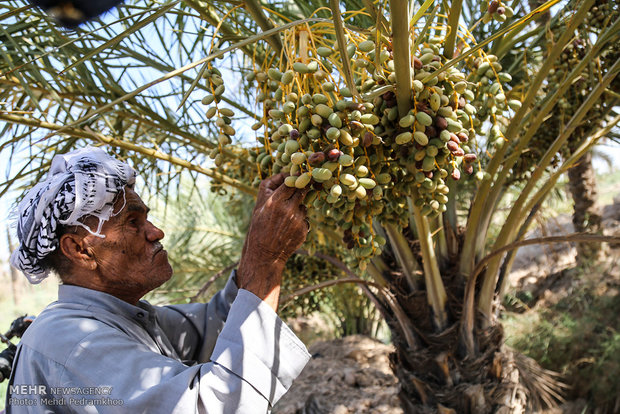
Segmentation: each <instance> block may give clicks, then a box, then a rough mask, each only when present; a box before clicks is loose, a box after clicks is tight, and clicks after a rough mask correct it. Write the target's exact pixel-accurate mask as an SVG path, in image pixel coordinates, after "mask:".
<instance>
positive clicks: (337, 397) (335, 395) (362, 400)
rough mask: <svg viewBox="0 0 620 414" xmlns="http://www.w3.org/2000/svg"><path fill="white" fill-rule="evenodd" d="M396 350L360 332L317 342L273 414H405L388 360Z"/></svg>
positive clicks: (311, 347)
mask: <svg viewBox="0 0 620 414" xmlns="http://www.w3.org/2000/svg"><path fill="white" fill-rule="evenodd" d="M392 351H393V348H392V346H391V345H385V344H383V343H381V342H379V341H377V340H375V339H371V338H368V337H365V336H360V335H354V336H347V337H345V338H342V339H336V340H333V341H322V342H316V343H314V344H313V345H311V346H310V348H309V352H310V353H311V354H312V360H311V361H310V362H309V363H308V365H307V366H306V368H305V369H304V371H303V372H302V373H301V375H300V376H299V377H298V378H297V380H296V381H295V383H294V384H293V386H292V387H291V389H290V390H289V392H288V393H287V394H286V395H284V397H283V398H282V400H281V401H280V402H278V404H276V406H275V407H274V409H273V412H274V414H327V413H329V414H362V413H364V414H366V413H368V414H375V413H376V414H379V413H391V414H401V413H403V411H402V409H401V408H400V406H399V402H398V396H397V394H398V380H397V379H396V377H395V376H394V374H393V373H392V370H391V369H390V364H389V361H388V355H389V354H390V352H392Z"/></svg>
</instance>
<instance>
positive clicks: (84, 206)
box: [11, 147, 136, 284]
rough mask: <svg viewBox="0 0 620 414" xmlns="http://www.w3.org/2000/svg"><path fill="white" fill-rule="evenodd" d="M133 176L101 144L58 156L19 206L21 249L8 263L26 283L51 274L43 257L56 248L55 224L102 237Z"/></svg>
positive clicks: (133, 178)
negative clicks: (88, 220) (93, 225)
mask: <svg viewBox="0 0 620 414" xmlns="http://www.w3.org/2000/svg"><path fill="white" fill-rule="evenodd" d="M135 178H136V172H135V171H134V170H133V169H132V168H131V167H130V166H129V165H127V164H125V163H124V162H121V161H119V160H117V159H115V158H113V157H111V156H110V155H108V154H107V153H106V152H105V151H103V150H102V149H100V148H95V147H86V148H82V149H79V150H76V151H73V152H70V153H67V154H61V155H56V156H55V157H54V158H53V159H52V166H51V168H50V171H49V173H48V176H47V178H46V179H45V181H43V182H40V183H38V184H37V185H35V186H34V187H33V188H32V189H30V191H28V193H27V194H26V196H25V197H24V199H23V200H22V201H21V202H20V203H19V205H18V207H17V214H18V216H17V238H18V239H19V247H18V248H17V249H16V250H15V251H14V252H13V254H12V255H11V265H13V266H14V267H16V268H17V269H19V270H21V271H22V272H23V273H24V274H25V275H26V277H27V278H28V280H29V281H30V283H33V284H36V283H39V282H41V281H42V280H43V279H45V278H46V277H47V276H48V274H49V272H48V271H47V270H46V269H43V268H42V267H41V260H42V259H43V258H45V257H46V256H47V255H48V254H50V253H51V252H53V251H54V250H55V249H56V247H58V237H57V231H58V227H59V225H61V224H62V225H65V226H81V227H84V228H85V229H86V230H88V231H89V232H90V233H91V234H94V235H96V236H99V237H104V236H103V235H102V234H101V227H102V226H103V223H104V222H105V221H107V220H108V219H109V218H110V217H111V216H112V215H113V214H114V211H113V204H114V200H115V199H116V196H117V195H118V194H119V193H123V194H124V190H125V186H127V185H133V184H134V182H135ZM117 213H118V212H117ZM86 216H95V217H97V218H98V219H99V224H98V226H97V229H95V230H93V229H90V228H89V227H88V226H86V225H84V224H83V223H82V222H80V219H82V218H84V217H86Z"/></svg>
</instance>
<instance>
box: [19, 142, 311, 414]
mask: <svg viewBox="0 0 620 414" xmlns="http://www.w3.org/2000/svg"><path fill="white" fill-rule="evenodd" d="M283 179H284V177H283V176H275V177H273V178H272V179H270V180H266V181H264V182H263V183H262V184H261V187H260V190H259V194H258V199H257V201H256V207H255V208H254V212H253V215H252V220H251V224H250V229H249V232H248V235H247V238H246V241H245V245H244V247H243V252H242V254H241V261H240V263H239V267H238V269H237V271H236V272H234V271H233V273H232V275H231V276H230V279H229V280H228V283H227V285H226V287H225V288H224V289H223V290H222V291H221V292H219V293H218V294H217V295H216V296H215V297H214V298H213V299H212V300H211V302H209V303H208V304H199V303H195V304H186V305H176V306H165V307H157V306H151V305H149V304H148V303H147V302H144V301H141V300H140V298H142V297H143V296H144V295H145V294H146V293H148V292H149V291H151V290H153V289H155V288H157V287H158V286H160V285H161V284H162V283H164V282H166V281H167V280H168V279H170V277H171V276H172V269H171V267H170V264H169V263H168V257H167V253H166V251H165V250H164V249H163V247H162V245H161V243H160V241H161V239H162V238H163V237H164V233H163V232H162V231H161V230H160V229H159V228H157V227H156V226H154V225H153V224H152V223H151V222H150V221H149V219H148V212H149V209H148V207H147V206H146V205H145V204H144V203H143V202H142V200H141V199H140V197H139V196H138V195H137V194H136V192H135V191H134V190H133V184H134V181H135V172H134V170H133V169H131V168H130V167H129V166H128V165H127V164H125V163H122V162H120V161H118V160H116V159H114V158H112V157H110V156H109V155H107V154H106V153H105V152H104V151H103V150H101V149H98V148H92V147H89V148H85V149H81V150H77V151H74V152H72V153H69V154H65V155H57V156H56V157H55V158H54V160H53V161H52V167H51V170H50V172H49V176H48V177H47V179H46V180H45V181H43V182H41V183H38V184H37V185H36V186H35V187H34V188H32V189H31V190H30V191H29V192H28V194H27V195H26V197H25V198H24V200H23V201H22V202H21V203H20V204H19V207H18V210H19V218H18V228H17V230H18V238H19V241H20V246H19V248H18V249H17V250H16V251H15V252H14V253H13V255H12V257H11V263H12V264H13V265H14V266H15V267H17V268H19V269H20V270H21V271H22V272H24V273H25V275H26V276H27V277H28V279H29V280H30V281H31V282H33V283H37V282H39V281H41V280H42V279H43V278H45V277H46V276H47V275H48V274H49V272H50V271H53V272H54V273H56V274H57V275H58V277H59V278H60V280H61V284H60V286H59V291H58V301H56V302H54V303H52V304H50V305H49V306H48V307H47V308H46V309H45V310H44V311H43V312H42V313H41V314H40V315H39V317H38V318H37V319H36V320H35V322H34V323H33V324H32V325H31V326H30V328H28V330H27V331H26V333H25V334H24V336H23V338H22V340H21V342H20V344H19V347H18V350H17V353H16V359H15V362H14V365H13V373H12V375H11V378H10V381H9V390H8V393H7V414H12V413H43V412H45V413H74V412H75V413H184V414H185V413H265V412H268V411H269V410H270V408H271V407H272V405H273V404H274V403H275V402H276V401H277V400H278V399H279V398H280V397H281V396H282V395H283V394H284V393H285V392H286V391H287V389H288V388H289V387H290V385H291V383H292V381H293V380H294V378H296V376H297V375H299V373H300V371H301V369H302V368H303V367H304V365H305V364H306V363H307V361H308V359H309V355H308V353H307V351H306V348H305V347H304V345H303V344H302V343H301V342H300V341H299V339H297V337H296V336H295V335H294V334H293V333H292V332H291V331H290V330H289V329H288V327H287V326H286V325H285V324H284V323H283V322H282V320H281V319H279V318H278V316H277V315H276V313H275V311H276V310H277V306H278V296H279V291H280V281H281V276H282V271H283V269H284V264H285V262H286V260H287V259H288V257H289V256H290V255H291V254H292V253H293V252H294V251H295V250H296V249H297V248H298V247H299V246H300V245H301V244H302V243H303V241H304V240H305V237H306V233H307V230H308V228H307V224H306V220H305V209H304V207H303V205H302V204H301V202H302V200H303V197H304V193H303V191H300V190H296V189H294V188H293V189H291V188H288V187H286V186H285V185H283V184H282V183H283Z"/></svg>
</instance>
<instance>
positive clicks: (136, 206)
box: [113, 186, 150, 217]
mask: <svg viewBox="0 0 620 414" xmlns="http://www.w3.org/2000/svg"><path fill="white" fill-rule="evenodd" d="M149 210H150V209H149V208H148V207H147V205H146V204H144V201H142V198H141V197H140V196H139V195H138V193H136V192H135V191H134V189H133V188H132V187H130V186H126V187H125V191H120V192H119V193H118V194H117V196H116V199H115V200H114V210H113V211H114V213H113V214H114V216H119V217H120V216H125V215H127V214H129V213H133V212H139V213H148V212H149Z"/></svg>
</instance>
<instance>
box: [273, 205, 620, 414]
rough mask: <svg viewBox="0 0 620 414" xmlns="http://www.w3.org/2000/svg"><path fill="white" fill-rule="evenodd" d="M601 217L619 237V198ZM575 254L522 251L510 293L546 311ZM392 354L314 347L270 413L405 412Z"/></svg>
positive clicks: (353, 344) (347, 344)
mask: <svg viewBox="0 0 620 414" xmlns="http://www.w3.org/2000/svg"><path fill="white" fill-rule="evenodd" d="M603 216H604V219H603V228H604V229H605V230H604V233H605V234H606V235H615V236H618V235H620V197H618V198H616V199H615V200H614V203H613V204H612V205H608V206H606V207H605V208H604V209H603ZM572 231H573V230H572V223H571V220H570V217H569V216H560V217H558V218H557V219H555V220H553V221H551V222H548V223H547V225H546V226H543V227H542V230H541V228H539V229H538V230H536V231H535V232H534V233H532V234H531V235H529V236H528V237H527V238H531V237H540V236H542V235H557V234H567V233H571V232H572ZM606 249H608V250H607V255H606V256H605V260H606V261H613V262H618V259H617V258H618V257H620V246H607V247H606ZM575 252H576V251H575V248H574V246H573V245H570V244H569V243H564V244H557V245H545V246H544V247H543V248H542V253H543V254H541V247H540V246H531V247H525V248H522V249H521V250H520V251H519V253H518V255H517V259H516V261H515V265H514V267H513V268H514V269H515V270H514V271H513V272H512V273H511V275H510V285H511V288H512V289H513V291H520V292H523V291H528V292H530V297H531V298H532V303H531V304H533V305H536V306H545V304H549V303H553V302H554V301H556V300H557V298H558V297H561V296H565V295H568V294H570V286H569V285H570V279H571V278H570V277H567V276H570V271H567V269H570V268H571V267H574V265H575ZM615 267H618V266H615ZM616 270H618V269H616ZM567 272H568V273H567ZM603 288H604V287H603ZM609 289H613V288H612V287H611V286H610V287H609ZM606 294H610V292H606ZM616 294H618V292H617V291H616ZM528 309H531V308H528ZM291 324H292V327H293V329H294V330H296V331H298V333H300V335H302V337H303V336H304V335H305V337H306V339H308V332H312V331H315V332H317V331H324V330H325V326H324V325H322V324H321V322H320V319H319V318H316V316H315V317H314V318H311V319H310V320H304V321H301V322H300V321H299V320H297V321H293V322H292V323H291ZM296 328H297V329H296ZM314 339H316V338H313V340H314ZM392 350H393V348H392V346H391V345H386V344H383V343H381V342H379V341H377V340H374V339H371V338H368V337H364V336H349V337H345V338H342V339H335V340H330V341H321V342H314V343H313V344H311V345H310V347H309V351H310V353H311V354H312V359H311V361H310V362H309V363H308V365H307V366H306V368H305V369H304V371H303V372H302V373H301V375H300V376H299V377H298V378H297V380H296V381H295V383H294V384H293V386H292V387H291V389H290V390H289V392H288V393H287V394H285V395H284V396H283V397H282V399H281V400H280V401H279V402H278V404H276V406H275V407H274V409H273V412H274V414H362V413H364V414H374V413H390V414H401V413H403V411H402V409H401V408H400V404H399V400H398V390H399V385H398V380H397V379H396V377H395V376H394V374H393V373H392V370H391V369H390V366H389V362H388V355H389V354H390V353H391V352H392ZM586 406H587V404H586V401H585V400H582V399H579V400H575V401H568V402H566V403H564V404H562V405H561V406H560V407H558V408H554V409H550V410H546V411H544V412H542V413H540V414H580V413H583V412H585V411H584V409H585V407H586Z"/></svg>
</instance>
